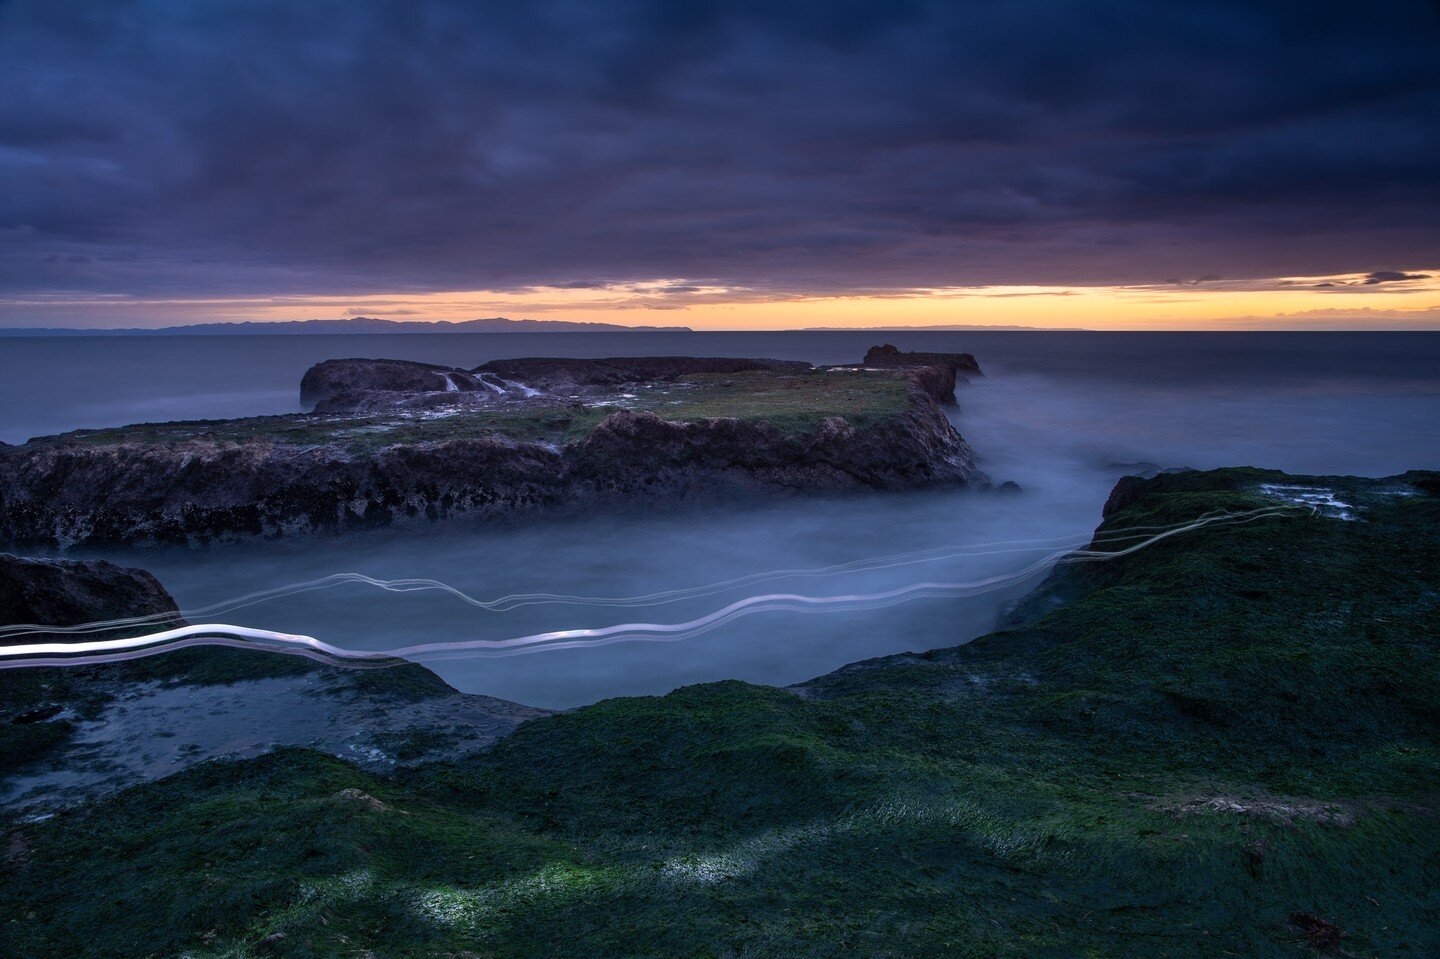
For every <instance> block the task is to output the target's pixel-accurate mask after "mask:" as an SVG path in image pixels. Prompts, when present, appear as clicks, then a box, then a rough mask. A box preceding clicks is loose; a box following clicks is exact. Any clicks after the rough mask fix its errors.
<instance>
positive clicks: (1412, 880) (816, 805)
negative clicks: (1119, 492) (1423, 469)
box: [0, 470, 1440, 959]
mask: <svg viewBox="0 0 1440 959" xmlns="http://www.w3.org/2000/svg"><path fill="white" fill-rule="evenodd" d="M1436 479H1437V477H1436V475H1435V474H1418V473H1417V474H1407V475H1406V476H1405V477H1399V478H1395V479H1392V480H1386V481H1369V480H1355V479H1343V478H1302V479H1295V478H1288V477H1284V476H1282V475H1280V474H1273V473H1263V472H1260V471H1253V470H1224V471H1216V472H1212V473H1184V474H1167V475H1163V476H1161V477H1158V478H1156V479H1155V480H1151V481H1148V482H1147V483H1145V484H1143V485H1142V486H1138V487H1137V486H1132V487H1130V488H1128V489H1127V490H1126V494H1125V496H1123V497H1121V498H1119V499H1118V500H1117V501H1116V502H1115V503H1114V507H1115V508H1114V509H1113V511H1112V512H1111V514H1110V516H1109V517H1108V519H1107V521H1106V524H1105V526H1103V527H1102V534H1111V533H1113V532H1114V531H1115V530H1120V529H1125V528H1130V527H1137V526H1163V525H1167V524H1173V523H1177V522H1182V521H1185V520H1188V519H1192V518H1194V517H1196V516H1199V515H1202V514H1205V513H1207V512H1211V511H1214V510H1230V511H1243V510H1248V509H1252V508H1256V507H1260V506H1266V505H1274V504H1275V503H1276V502H1277V500H1276V499H1275V494H1274V493H1273V492H1272V493H1266V492H1265V491H1263V490H1262V489H1261V487H1262V485H1264V484H1289V485H1306V486H1311V487H1315V488H1319V489H1323V490H1327V491H1329V492H1331V493H1333V494H1334V496H1335V497H1336V498H1337V499H1340V500H1343V501H1344V502H1345V503H1346V504H1348V506H1349V507H1350V509H1349V511H1348V512H1347V515H1349V516H1351V517H1353V518H1351V519H1342V518H1339V515H1338V514H1337V513H1336V511H1334V510H1324V511H1321V512H1318V513H1313V514H1312V513H1310V512H1306V511H1299V510H1297V511H1295V512H1293V513H1291V514H1289V515H1286V516H1283V517H1272V518H1269V519H1265V520H1262V521H1257V522H1253V523H1249V524H1245V525H1230V526H1214V527H1209V528H1206V529H1201V530H1197V531H1194V532H1190V533H1186V534H1184V535H1180V536H1176V537H1173V538H1171V539H1168V540H1165V541H1162V542H1160V543H1157V544H1156V545H1154V546H1151V547H1149V548H1147V549H1145V550H1143V551H1140V552H1137V553H1135V554H1133V555H1130V556H1127V557H1125V558H1121V559H1116V560H1113V561H1108V562H1101V563H1090V564H1078V565H1074V566H1068V567H1065V568H1064V569H1063V570H1062V572H1060V573H1059V574H1058V575H1057V576H1055V577H1054V578H1052V580H1051V581H1050V583H1048V584H1047V586H1046V587H1045V588H1044V589H1043V590H1042V591H1041V592H1040V593H1039V594H1037V595H1036V596H1035V597H1032V598H1031V600H1030V601H1029V602H1028V603H1027V605H1026V608H1025V610H1024V611H1023V615H1022V620H1021V621H1022V622H1023V624H1022V625H1017V626H1014V627H1012V628H1010V629H1007V630H1004V631H1002V632H998V633H994V634H992V635H990V636H987V637H985V638H983V639H980V640H977V641H976V642H974V643H971V644H969V645H968V646H965V647H960V648H957V649H952V650H943V651H938V652H934V653H927V654H923V655H907V656H898V657H890V658H887V659H882V660H876V661H873V662H868V663H862V664H857V665H855V666H852V667H847V668H846V669H844V670H841V671H839V672H838V673H835V674H832V675H830V676H827V677H823V678H822V679H820V680H817V681H815V682H813V683H811V684H808V685H807V686H806V687H804V688H803V689H801V690H799V691H798V692H797V691H783V690H776V689H770V688H765V687H757V686H750V685H746V684H742V683H716V684H710V685H705V686H697V687H691V688H687V689H683V690H680V691H677V692H676V693H673V694H671V695H669V696H665V697H660V698H644V699H620V700H612V701H608V702H604V703H600V704H598V705H596V706H593V707H589V708H586V709H582V710H577V711H575V712H573V713H569V714H565V715H560V716H555V717H552V718H548V719H544V720H539V721H535V722H532V723H530V724H528V725H526V726H524V727H522V728H521V729H520V731H519V732H517V733H516V734H515V735H514V736H512V737H511V738H510V739H508V740H506V741H504V742H502V743H501V744H500V746H498V747H497V748H496V749H494V750H493V751H491V752H489V753H487V754H485V755H482V756H478V757H475V758H474V759H473V760H471V761H469V762H467V763H464V764H461V765H459V766H437V767H428V768H426V769H424V770H422V771H421V772H420V773H419V774H407V775H406V776H405V777H404V778H398V779H387V778H377V777H374V776H371V775H368V774H366V773H363V772H361V771H359V770H356V769H355V768H353V767H350V766H347V765H345V764H343V763H340V762H338V761H335V760H331V759H328V758H324V757H321V756H318V755H316V754H313V753H308V752H304V751H292V752H284V753H280V754H276V755H273V756H270V757H267V758H264V759H260V760H252V761H248V762H243V763H233V764H225V763H214V764H207V765H205V766H202V767H199V768H196V769H194V770H192V771H191V772H189V773H186V774H184V775H181V776H177V777H174V778H172V779H169V780H165V781H162V782H159V783H155V784H152V785H149V786H144V787H140V788H136V789H133V790H130V791H128V792H126V793H124V794H122V795H121V796H119V797H117V798H116V799H114V800H112V801H109V802H106V803H103V804H99V805H96V806H94V807H92V808H88V809H83V810H77V811H73V812H69V813H65V814H62V815H60V816H58V817H56V818H55V819H52V820H48V821H45V822H42V823H31V824H14V825H13V826H12V829H11V831H10V833H9V836H8V837H7V838H6V840H5V845H4V849H5V850H6V852H5V855H6V857H7V858H6V867H5V869H4V871H3V873H0V903H3V906H4V908H3V910H0V914H3V915H4V916H5V917H6V920H5V924H4V926H3V927H0V937H3V941H4V942H5V943H6V944H7V945H6V946H5V951H6V954H7V955H11V954H13V955H16V956H21V957H37V959H38V957H49V956H57V957H58V956H66V957H68V956H79V955H85V956H150V955H154V956H169V955H175V954H185V955H192V956H197V957H201V956H205V957H220V956H235V957H240V956H269V955H275V956H296V957H299V956H316V957H318V956H347V955H353V956H362V955H373V956H377V957H390V956H436V957H438V956H453V957H459V956H558V955H564V956H587V955H595V956H633V955H653V956H697V957H698V956H715V957H722V956H737V957H738V956H854V955H865V956H937V955H945V956H1015V957H1019V956H1025V957H1031V956H1053V957H1071V956H1134V957H1162V956H1196V957H1200V956H1204V957H1212V956H1225V955H1237V956H1247V957H1266V956H1277V957H1279V956H1303V955H1310V954H1315V953H1317V952H1319V953H1324V954H1334V955H1348V956H1376V957H1380V956H1385V957H1391V956H1417V957H1418V956H1432V955H1436V954H1440V799H1437V794H1440V742H1437V729H1440V725H1437V720H1440V710H1437V703H1440V693H1437V692H1436V690H1437V688H1440V499H1437V497H1436V496H1435V492H1436Z"/></svg>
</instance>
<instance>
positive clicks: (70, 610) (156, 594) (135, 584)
mask: <svg viewBox="0 0 1440 959" xmlns="http://www.w3.org/2000/svg"><path fill="white" fill-rule="evenodd" d="M179 612H180V611H179V609H178V608H177V607H176V606H175V600H174V599H172V598H171V597H170V594H169V593H167V592H166V591H165V588H164V587H163V586H161V585H160V581H159V580H157V579H156V578H155V577H154V576H152V575H151V574H150V573H148V572H146V571H145V570H143V569H135V568H132V567H128V566H117V565H115V564H114V563H110V562H106V561H105V560H92V561H86V562H77V561H73V560H62V559H26V558H22V557H19V556H13V555H11V554H8V553H0V625H4V624H9V623H36V624H40V625H46V626H74V625H77V624H79V623H89V622H94V621H96V620H107V619H117V618H121V617H128V616H151V615H161V614H165V613H173V614H175V615H174V618H173V619H167V621H166V626H162V627H159V628H167V627H168V626H175V625H180V624H181V623H182V620H181V619H180V615H179ZM27 641H33V639H32V640H27ZM5 643H6V640H5V639H3V638H0V645H5Z"/></svg>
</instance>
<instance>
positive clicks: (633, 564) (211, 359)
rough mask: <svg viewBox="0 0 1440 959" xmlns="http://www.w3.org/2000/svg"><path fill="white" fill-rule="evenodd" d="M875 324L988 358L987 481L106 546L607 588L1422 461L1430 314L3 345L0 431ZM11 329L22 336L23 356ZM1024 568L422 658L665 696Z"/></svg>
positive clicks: (320, 623) (271, 572)
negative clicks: (319, 367)
mask: <svg viewBox="0 0 1440 959" xmlns="http://www.w3.org/2000/svg"><path fill="white" fill-rule="evenodd" d="M881 341H889V342H894V343H895V344H896V345H898V346H900V347H901V348H903V349H927V350H956V351H960V350H963V351H969V352H973V353H975V354H976V355H977V357H978V358H979V360H980V363H981V365H982V367H983V368H984V369H985V370H986V372H987V373H988V374H989V375H988V376H987V377H986V378H984V379H981V380H977V381H975V382H974V383H972V384H970V385H969V386H965V387H962V388H961V390H960V391H959V400H960V404H961V405H960V410H959V412H958V413H956V414H954V418H955V422H956V425H957V426H958V427H959V429H960V431H961V432H962V433H963V434H964V435H965V437H966V438H967V439H968V440H969V441H970V443H971V444H972V445H973V446H974V447H975V448H976V450H977V451H978V452H979V453H980V454H981V455H982V456H983V458H984V462H983V464H982V465H983V466H984V468H985V469H986V471H987V472H989V473H990V475H991V476H992V477H993V478H994V479H995V480H996V481H997V482H998V481H1003V480H1010V479H1013V480H1015V481H1017V482H1018V483H1020V484H1021V486H1022V487H1024V490H1025V492H1024V494H1023V495H1020V496H1004V495H993V494H982V493H974V492H966V491H935V492H926V493H912V494H875V495H866V496H856V497H846V498H800V497H797V498H791V499H785V500H780V501H773V500H772V501H768V502H765V503H758V504H750V505H746V506H743V507H742V506H736V505H734V504H727V505H725V506H724V507H711V508H667V509H664V510H660V511H654V510H646V511H636V512H633V513H628V514H624V515H612V516H593V517H582V518H579V519H576V518H568V519H565V520H556V521H544V522H538V523H532V524H529V525H515V526H508V527H503V528H493V527H492V528H489V529H483V528H480V527H479V526H477V525H475V524H473V523H466V522H464V521H461V522H456V523H452V524H443V525H438V526H431V527H425V528H421V529H418V530H417V529H408V530H405V531H403V532H399V531H396V532H378V533H372V534H361V535H354V536H350V537H345V538H339V539H308V540H299V541H293V542H280V543H260V544H247V545H242V546H234V547H225V548H217V549H212V550H208V551H163V552H143V553H133V552H130V553H122V552H115V553H111V554H108V555H109V557H110V558H112V559H115V560H117V561H121V562H128V563H131V564H133V565H141V566H145V567H147V568H149V569H151V570H152V571H154V572H155V573H156V574H157V575H158V576H159V577H160V579H161V581H162V582H164V583H165V585H166V586H167V587H168V588H169V589H170V591H171V592H172V593H173V594H174V595H175V596H176V598H177V600H178V601H179V602H180V604H181V605H182V606H185V607H194V606H200V605H204V604H207V603H211V602H216V601H219V600H223V599H226V598H229V597H233V596H237V595H240V594H244V593H248V592H252V591H256V590H262V589H268V588H272V587H276V586H281V585H284V584H286V583H291V582H297V581H302V580H312V579H317V578H320V577H323V576H326V575H329V574H333V573H341V572H357V573H364V574H366V575H369V576H373V577H377V578H384V579H395V578H408V577H428V578H434V579H438V580H442V581H444V582H446V583H449V584H451V585H453V586H455V587H456V588H458V589H461V590H464V591H465V592H467V593H470V594H472V595H474V596H477V597H479V598H486V599H488V598H494V597H498V596H501V595H504V594H509V593H530V592H549V593H565V594H577V595H583V596H601V597H623V596H636V595H641V594H650V593H655V592H658V591H663V590H671V589H684V588H689V587H696V586H702V585H705V584H710V583H717V582H721V581H726V580H731V579H734V578H737V577H742V576H747V575H750V574H754V573H759V572H764V571H769V570H785V569H792V570H794V569H818V568H823V567H828V566H834V565H837V564H843V563H848V562H852V561H855V560H859V559H863V558H867V557H876V556H884V555H889V554H898V553H908V552H913V551H917V550H925V549H937V548H942V547H955V548H961V547H970V546H974V547H977V549H978V547H979V546H980V545H981V544H986V543H995V542H1000V541H1009V542H1013V541H1017V540H1040V539H1044V540H1050V541H1052V542H1053V541H1054V540H1057V539H1059V538H1062V537H1072V536H1073V537H1081V538H1083V537H1085V536H1086V535H1087V534H1088V533H1089V532H1090V531H1091V530H1092V529H1093V527H1094V526H1095V524H1096V523H1097V522H1098V521H1099V518H1100V507H1101V504H1102V503H1103V502H1104V499H1105V496H1106V494H1107V493H1108V491H1109V489H1110V487H1111V486H1112V485H1113V483H1114V481H1115V479H1116V478H1117V477H1118V476H1120V475H1122V474H1124V473H1126V472H1133V471H1134V470H1135V468H1136V466H1135V464H1140V463H1151V464H1155V465H1156V466H1158V467H1161V468H1166V467H1175V466H1193V467H1198V468H1208V467H1215V466H1229V465H1259V466H1270V467H1276V468H1280V469H1285V470H1289V471H1292V472H1309V473H1355V474H1362V475H1386V474H1391V473H1396V472H1401V471H1403V470H1405V469H1410V468H1422V467H1430V468H1434V467H1437V466H1440V454H1437V450H1440V425H1437V424H1440V335H1434V334H1273V333H1272V334H1069V333H1053V334H1052V333H938V334H934V333H932V334H913V333H887V334H876V333H838V334H837V333H785V334H752V333H734V334H472V335H464V334H457V335H434V336H365V337H352V336H302V337H296V336H275V337H269V336H266V337H254V336H244V337H221V338H215V337H165V338H154V339H148V338H147V339H103V340H102V339H88V338H87V339H84V340H73V339H63V340H61V339H55V340H0V438H3V439H6V440H9V441H17V440H20V439H23V438H25V437H27V436H30V435H35V434H40V433H46V432H54V431H58V430H64V429H72V428H76V427H80V426H102V425H113V424H116V423H122V422H131V421H136V420H146V419H151V420H154V419H178V418H195V417H203V416H221V415H224V416H231V415H248V414H255V413H268V412H284V411H287V410H292V409H295V408H296V404H297V402H298V397H297V395H296V394H297V387H298V382H299V377H300V374H301V373H302V372H303V371H304V369H305V368H306V367H308V366H309V365H310V364H311V363H313V362H316V361H318V360H321V359H326V358H331V357H337V356H372V357H381V356H383V357H397V358H409V359H421V360H429V361H434V362H444V363H454V364H457V365H465V366H469V365H474V364H477V363H479V362H482V361H483V360H486V359H491V358H499V357H506V356H521V355H558V356H614V355H643V354H652V355H653V354H682V353H683V354H692V355H732V356H772V357H778V358H793V359H807V360H811V361H813V362H817V363H828V362H855V361H857V360H858V359H859V358H860V356H861V355H863V353H864V351H865V349H866V348H867V347H868V346H870V345H874V344H875V343H877V342H881ZM17 348H18V349H17ZM1049 548H1050V547H1045V548H1040V547H1036V548H1034V549H1030V550H1028V551H1026V550H1021V549H1020V548H1019V547H1015V546H1012V547H1009V549H1010V550H1011V551H1009V552H990V553H987V554H983V555H968V556H960V557H953V558H950V559H946V560H943V561H939V562H929V563H921V564H915V565H908V566H898V567H893V568H888V569H879V570H869V571H864V572H851V573H842V574H832V575H827V576H824V577H819V576H791V577H783V578H776V579H774V580H771V581H767V582H764V583H761V584H751V585H747V586H744V587H743V588H731V589H724V590H720V591H717V592H714V593H712V594H710V595H706V596H703V597H699V598H692V599H686V600H684V601H681V602H673V603H667V604H664V605H650V606H639V607H633V608H625V607H614V606H600V607H595V606H584V605H535V606H524V607H521V608H518V609H513V610H510V611H508V612H503V613H498V612H491V611H487V610H481V609H475V608H473V607H471V606H468V605H466V604H464V603H463V602H461V601H460V600H458V599H455V598H453V597H449V596H445V595H443V594H440V593H435V592H425V593H407V594H397V593H386V592H381V591H378V590H375V589H373V588H370V587H365V586H359V585H353V584H352V585H344V586H339V587H335V588H333V589H328V590H322V591H316V592H310V593H303V594H299V595H296V596H292V597H288V598H285V599H282V600H276V601H272V602H267V603H265V604H263V605H259V606H255V607H252V608H250V609H247V610H242V611H240V612H237V613H235V614H232V615H231V617H230V621H231V622H238V623H244V624H245V625H249V626H255V627H261V628H268V629H276V630H283V631H287V632H298V633H306V634H309V635H313V636H316V637H318V638H320V639H323V640H325V641H327V642H331V643H335V644H338V645H343V646H349V647H353V648H361V649H382V648H390V647H395V646H400V645H408V644H412V643H421V642H443V641H447V640H458V639H471V638H485V639H505V638H509V637H513V636H520V635H526V634H530V633H535V632H540V631H543V630H551V629H562V628H575V627H603V626H608V625H613V624H617V623H629V622H648V623H671V622H681V621H685V620H688V619H692V618H694V617H697V616H700V615H704V614H706V613H708V612H711V611H713V610H715V609H718V608H720V607H722V606H724V605H725V604H727V603H730V602H733V601H735V600H737V599H741V598H744V597H745V596H749V595H754V594H757V593H773V592H798V593H805V594H811V595H834V594H842V593H870V592H876V591H880V590H884V589H888V588H893V587H896V586H901V585H905V584H906V583H911V582H916V581H920V580H939V581H946V582H971V581H978V580H983V579H987V578H991V577H996V576H1000V575H1003V574H1005V573H1009V572H1014V571H1017V570H1021V569H1024V568H1025V567H1027V566H1028V565H1030V564H1031V563H1033V562H1034V561H1035V560H1036V559H1037V558H1039V557H1040V556H1041V555H1043V554H1044V553H1045V552H1048V549H1049ZM1041 575H1043V573H1041V574H1036V575H1035V576H1033V577H1031V578H1030V579H1029V580H1027V581H1024V582H1017V583H1014V584H1012V585H1010V586H1009V587H1008V588H1006V589H1002V590H999V591H997V592H993V593H988V594H985V595H981V596H975V597H965V598H958V599H957V598H954V597H950V598H932V599H923V600H917V601H915V602H911V603H907V604H905V605H902V606H897V607H892V608H889V609H881V610H874V611H869V612H859V613H857V612H853V611H849V612H844V613H836V614H817V613H794V612H767V613H761V614H757V615H754V616H749V617H746V618H743V619H740V620H738V621H736V622H733V623H729V624H727V625H724V626H722V627H720V628H717V629H715V630H713V631H710V632H708V633H705V634H703V635H700V636H696V637H693V638H689V639H686V640H683V641H680V642H673V643H626V644H616V645H609V646H603V647H598V648H590V649H576V650H551V651H545V652H537V653H533V654H529V655H520V656H513V657H508V658H469V659H461V660H442V661H436V662H433V663H430V664H429V665H431V667H432V668H434V669H435V670H436V671H437V672H439V673H440V674H441V675H442V676H444V677H445V678H446V679H447V680H448V681H449V682H451V683H452V684H454V685H456V686H457V687H459V688H461V689H464V690H466V691H471V692H479V693H486V694H489V695H494V696H500V697H503V698H507V699H514V700H518V701H521V702H525V703H530V704H533V705H538V706H552V707H565V706H574V705H578V704H582V703H587V702H593V701H595V700H597V699H602V698H605V697H608V696H614V695H624V694H635V693H660V692H665V691H667V690H669V689H672V688H674V687H676V686H679V685H684V684H686V683H692V682H702V681H710V680H716V679H725V678H735V679H745V680H751V681H756V682H765V683H780V684H785V683H792V682H797V681H800V680H804V679H807V678H809V677H812V676H815V675H818V674H820V673H824V672H826V671H828V670H831V669H834V668H836V667H838V666H841V665H843V664H845V663H848V662H853V661H855V660H858V659H864V658H867V657H871V656H878V655H885V654H889V653H895V652H901V651H905V650H923V649H930V648H935V647H942V646H951V645H956V644H958V643H962V642H965V641H967V640H968V639H971V638H973V637H974V636H976V635H979V634H981V633H984V632H986V631H988V630H989V629H991V628H992V627H993V626H994V624H995V621H996V619H997V617H998V616H999V615H1000V614H1001V612H1002V610H1003V609H1004V607H1005V606H1006V605H1008V604H1009V603H1011V602H1013V601H1014V600H1016V599H1018V598H1019V597H1020V596H1021V595H1023V594H1024V593H1025V592H1026V591H1028V589H1029V588H1031V587H1033V585H1034V584H1035V582H1037V581H1038V579H1039V578H1040V576H1041Z"/></svg>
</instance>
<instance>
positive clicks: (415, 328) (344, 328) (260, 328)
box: [0, 316, 1084, 337]
mask: <svg viewBox="0 0 1440 959" xmlns="http://www.w3.org/2000/svg"><path fill="white" fill-rule="evenodd" d="M986 330H989V331H1000V332H1012V333H1013V332H1017V331H1022V330H1024V331H1036V332H1045V333H1056V332H1061V333H1076V332H1084V331H1083V330H1081V329H1080V328H1079V327H1071V328H1065V329H1059V330H1057V329H1053V328H1050V327H1039V326H985V325H983V324H978V323H976V324H969V323H950V324H945V325H941V326H807V327H804V328H802V329H797V330H789V331H776V332H791V333H861V332H868V333H925V332H931V333H944V332H976V331H982V332H983V331H986ZM694 332H695V331H694V330H693V329H691V328H690V327H688V326H623V325H621V324H619V323H584V322H579V321H576V320H511V319H507V318H506V317H503V316H492V317H488V318H486V319H481V320H459V321H453V320H384V319H380V318H379V317H374V316H355V317H349V318H347V319H341V320H279V321H275V322H257V321H253V320H252V321H247V322H243V323H192V324H189V325H187V326H162V327H158V328H154V329H149V328H142V327H125V328H120V329H75V328H73V327H38V326H31V327H16V328H13V329H6V328H3V327H0V337H4V336H238V335H244V334H264V335H274V334H302V333H305V334H308V333H694Z"/></svg>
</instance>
